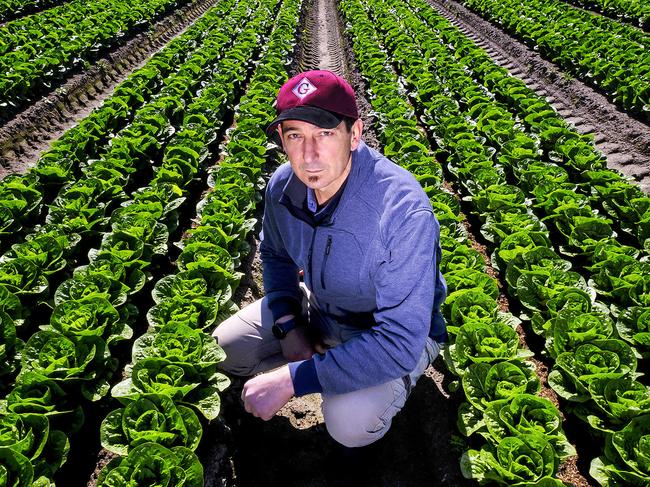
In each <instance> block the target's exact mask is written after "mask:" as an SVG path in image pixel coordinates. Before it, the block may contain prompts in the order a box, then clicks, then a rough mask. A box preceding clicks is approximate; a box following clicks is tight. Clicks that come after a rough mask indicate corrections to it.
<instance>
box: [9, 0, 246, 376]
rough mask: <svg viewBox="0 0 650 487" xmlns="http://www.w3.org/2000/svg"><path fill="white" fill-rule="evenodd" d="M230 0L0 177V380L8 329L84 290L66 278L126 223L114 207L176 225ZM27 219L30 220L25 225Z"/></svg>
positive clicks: (224, 42)
mask: <svg viewBox="0 0 650 487" xmlns="http://www.w3.org/2000/svg"><path fill="white" fill-rule="evenodd" d="M233 5H234V2H233V1H228V2H223V4H220V5H219V6H218V7H217V8H215V9H214V10H212V11H211V12H210V14H209V15H205V16H204V17H203V18H202V19H201V21H199V22H198V23H197V24H196V25H195V27H194V28H192V29H191V30H189V31H188V32H187V33H185V34H184V35H183V36H182V37H180V38H178V39H176V40H175V41H173V42H172V43H171V44H170V45H169V46H168V47H167V48H166V49H164V50H163V51H161V52H160V53H158V54H157V55H156V56H154V57H153V58H152V59H151V60H150V61H149V63H147V65H146V66H145V67H143V68H142V69H141V70H139V71H138V72H136V73H134V74H133V75H132V76H130V77H129V79H127V80H126V81H125V82H124V83H122V84H121V85H120V86H119V87H118V88H117V89H116V91H115V93H114V95H113V96H112V97H111V98H109V99H108V100H107V101H106V102H105V103H104V105H103V106H102V107H101V108H99V109H98V110H96V111H94V112H92V114H91V115H90V116H89V117H88V118H86V119H84V120H83V121H82V122H81V123H80V124H79V125H77V126H76V127H75V128H73V129H71V130H69V131H68V132H66V133H65V134H64V135H63V136H62V137H61V138H60V139H59V140H57V141H56V142H55V143H54V144H53V146H52V148H51V150H49V151H48V152H47V153H45V154H44V155H43V156H42V157H41V158H40V159H39V161H38V162H37V164H36V166H35V167H34V168H33V169H31V170H30V171H29V172H28V173H26V174H14V175H10V176H8V177H6V178H5V179H4V180H3V181H2V183H0V185H1V187H2V194H4V195H5V198H4V199H3V200H2V203H3V204H4V206H3V208H4V209H5V211H8V213H11V215H12V216H13V215H16V216H17V217H18V218H15V219H13V223H12V224H11V225H13V226H10V227H9V228H10V230H9V231H10V232H11V239H10V240H9V242H15V243H13V244H12V245H11V247H10V248H9V249H7V250H6V251H5V252H4V253H3V255H2V257H0V284H1V285H2V287H1V289H2V291H0V293H1V295H2V296H3V305H2V309H3V310H4V311H5V312H6V313H7V314H8V316H9V318H11V320H9V319H7V320H4V321H3V323H4V327H5V330H7V331H5V332H4V334H5V335H6V336H8V337H9V336H11V337H13V338H14V340H12V341H9V340H7V341H5V344H4V345H5V346H4V348H3V356H2V358H3V368H2V369H1V371H0V373H1V374H2V378H3V381H2V383H3V385H6V384H10V383H11V382H12V380H13V374H14V372H15V371H16V363H17V362H18V358H19V357H20V353H19V352H20V348H21V347H22V345H21V341H20V340H18V339H16V332H15V331H14V330H16V329H17V330H18V332H19V335H21V336H23V337H29V336H30V335H31V334H32V333H33V332H34V331H35V328H36V326H37V325H39V324H41V323H47V322H48V321H49V319H50V314H51V309H50V310H48V307H47V306H40V307H39V308H38V312H37V313H34V312H33V310H34V309H35V308H36V306H38V305H39V304H40V303H49V305H50V307H54V305H56V304H58V303H59V302H60V301H62V298H63V297H66V296H69V295H70V294H71V293H73V294H74V293H78V292H80V291H79V290H81V291H83V289H84V285H78V284H74V282H71V281H66V280H65V278H66V277H69V276H70V273H71V270H72V269H75V268H76V267H78V266H79V265H80V263H81V262H83V261H84V260H85V259H86V255H87V254H88V251H89V250H90V249H91V248H92V247H93V246H94V247H99V246H100V244H101V243H102V241H103V239H104V236H105V235H108V234H109V233H110V232H111V230H112V227H113V224H117V225H116V230H123V228H122V227H123V226H124V225H125V224H126V225H129V224H130V222H128V223H127V222H125V223H124V224H123V223H118V222H117V221H116V219H117V217H118V216H120V215H122V216H124V217H125V218H126V216H127V214H129V213H132V212H133V211H134V210H137V212H140V213H141V212H144V211H145V210H146V211H148V212H149V213H151V215H153V216H156V215H162V214H165V215H168V218H169V222H170V223H169V230H172V231H173V230H174V227H175V226H176V222H175V218H176V213H175V210H176V209H177V208H178V206H179V205H180V204H181V203H182V199H181V198H179V196H182V194H181V191H180V188H178V182H179V181H181V180H179V179H178V177H177V176H175V173H176V172H180V173H181V174H183V175H184V178H185V179H191V178H192V175H193V173H194V172H196V170H193V169H192V166H190V165H189V164H188V163H189V162H191V161H192V158H195V159H199V158H201V159H202V158H204V157H205V149H204V148H202V145H201V144H200V141H205V142H206V143H210V142H211V139H210V137H211V136H212V137H213V136H214V134H211V133H210V131H207V130H206V129H205V126H207V125H208V123H209V120H208V119H207V117H206V116H207V115H211V113H210V112H206V114H203V113H202V111H201V110H202V107H203V106H204V105H205V103H204V102H202V101H201V100H200V99H197V97H198V94H199V91H200V90H201V89H202V88H203V84H205V83H207V82H208V81H209V80H210V79H211V78H213V77H214V75H215V73H214V72H213V71H212V70H208V69H205V68H206V67H208V66H210V65H211V63H214V62H216V61H217V60H219V59H220V58H221V57H222V56H223V54H224V51H225V50H226V49H227V48H229V47H231V45H232V36H233V35H234V33H235V31H234V29H233V27H229V26H227V25H225V24H224V23H223V21H222V19H221V17H220V16H223V15H225V14H226V13H228V12H229V9H231V8H232V6H233ZM198 73H202V74H200V75H199V74H198ZM154 95H155V96H154ZM214 114H217V113H214ZM215 123H216V122H215ZM192 138H196V139H197V143H196V144H195V146H193V148H187V147H184V145H182V143H183V142H184V141H185V143H186V141H187V140H190V139H192ZM194 149H198V150H194ZM163 161H164V163H162V162H163ZM173 165H176V166H177V169H176V170H173ZM154 167H155V169H154ZM152 181H155V182H156V184H153V185H151V184H149V183H151V182H152ZM148 184H149V187H147V185H148ZM129 195H130V196H129ZM48 202H49V203H48ZM8 221H12V219H11V218H9V219H8ZM26 221H30V223H31V224H30V225H28V226H25V225H24V222H26ZM153 226H154V228H152V229H151V232H150V233H152V234H153V236H155V238H156V239H157V240H158V246H160V244H164V243H165V232H168V231H169V230H165V231H162V227H160V226H158V225H153ZM126 232H127V233H128V232H129V231H128V230H127V231H126ZM3 236H9V235H3ZM3 243H6V241H3ZM141 250H142V251H143V252H145V253H147V252H149V253H150V250H152V249H149V248H146V249H145V248H144V247H143V248H142V249H141ZM96 254H97V252H96V251H93V258H95V260H96V257H97V255H96ZM149 257H150V256H149ZM61 281H63V282H62V283H61V284H60V285H57V283H60V282H61ZM145 281H146V275H145V273H143V272H138V271H135V272H133V273H129V279H128V281H125V282H124V284H126V285H127V286H128V287H130V288H131V289H133V290H138V289H141V288H142V287H143V285H144V282H145ZM105 284H106V283H98V284H96V285H94V286H93V287H94V288H97V287H98V286H99V287H102V286H103V285H105ZM117 289H118V290H121V291H120V292H119V293H118V294H119V296H118V298H117V299H116V303H118V304H120V303H123V302H124V301H125V297H124V295H123V292H122V291H123V289H122V286H121V285H120V286H117Z"/></svg>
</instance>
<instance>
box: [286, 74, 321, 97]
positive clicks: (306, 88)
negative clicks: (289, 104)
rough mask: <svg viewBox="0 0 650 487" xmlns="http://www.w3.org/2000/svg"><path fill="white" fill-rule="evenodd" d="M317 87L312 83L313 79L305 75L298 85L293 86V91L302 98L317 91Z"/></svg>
mask: <svg viewBox="0 0 650 487" xmlns="http://www.w3.org/2000/svg"><path fill="white" fill-rule="evenodd" d="M316 89H317V88H316V87H315V86H314V85H313V84H312V83H311V81H309V79H308V78H306V77H305V78H303V79H301V80H300V82H299V83H298V84H297V85H296V86H294V87H293V89H292V90H291V92H292V93H293V94H294V95H296V96H297V97H298V98H300V99H301V100H302V99H303V98H305V97H306V96H307V95H309V94H310V93H313V92H314V91H316Z"/></svg>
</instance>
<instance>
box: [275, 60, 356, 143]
mask: <svg viewBox="0 0 650 487" xmlns="http://www.w3.org/2000/svg"><path fill="white" fill-rule="evenodd" d="M275 108H276V111H277V114H278V117H277V118H276V119H275V120H274V121H273V122H271V124H269V126H268V127H267V129H266V133H267V134H269V135H271V134H272V133H273V131H274V130H275V127H276V126H277V125H278V124H279V123H280V122H282V121H283V120H302V121H303V122H309V123H313V124H314V125H317V126H318V127H323V128H334V127H336V126H337V125H338V124H339V123H341V120H342V118H343V117H349V118H351V119H353V120H356V119H357V118H359V111H358V110H357V102H356V99H355V96H354V90H353V89H352V87H351V86H350V85H349V84H348V82H347V81H345V80H344V79H343V78H341V77H340V76H339V75H337V74H335V73H332V72H331V71H325V70H315V71H306V72H304V73H301V74H298V75H296V76H294V77H293V78H291V79H290V80H289V81H287V82H286V83H285V84H284V85H282V88H280V92H279V93H278V98H277V100H276V105H275Z"/></svg>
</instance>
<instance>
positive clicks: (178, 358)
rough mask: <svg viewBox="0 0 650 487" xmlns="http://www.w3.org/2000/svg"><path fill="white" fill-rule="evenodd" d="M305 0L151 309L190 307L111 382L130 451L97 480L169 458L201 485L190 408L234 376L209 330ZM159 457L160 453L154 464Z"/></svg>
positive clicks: (287, 23) (286, 14)
mask: <svg viewBox="0 0 650 487" xmlns="http://www.w3.org/2000/svg"><path fill="white" fill-rule="evenodd" d="M300 3H301V2H300V0H287V1H285V2H283V4H282V7H281V10H280V13H279V15H278V19H277V21H276V25H275V29H274V31H273V33H272V35H271V38H270V40H269V43H268V48H267V49H266V51H265V53H264V56H263V57H262V59H261V60H260V62H259V64H258V65H257V67H256V69H255V72H254V74H253V77H252V80H251V82H250V84H249V88H248V90H247V93H246V95H244V97H243V98H242V100H241V102H240V104H239V105H238V110H237V113H236V115H235V128H234V130H233V131H232V132H231V133H230V140H229V142H228V144H227V145H226V147H225V151H224V152H225V154H224V158H223V159H222V160H221V162H220V163H219V165H218V166H217V167H216V168H215V170H214V172H213V173H212V175H211V177H210V182H211V188H212V189H211V191H210V192H209V193H208V194H207V196H206V197H205V198H204V199H203V200H202V201H201V202H200V203H199V205H198V206H197V213H198V217H199V219H200V221H199V224H198V226H197V227H196V228H194V229H192V230H191V231H190V232H189V237H188V238H187V239H186V240H185V241H183V242H182V247H183V252H182V253H181V256H180V257H179V263H180V264H181V265H180V266H179V267H180V270H181V272H179V273H177V274H174V275H170V276H167V277H165V278H163V279H161V280H160V281H159V282H158V283H157V284H156V286H155V288H154V290H153V296H154V300H155V301H156V303H157V304H156V306H154V308H152V309H151V310H150V312H149V314H148V316H149V317H151V318H153V317H155V316H156V315H157V313H156V310H157V309H158V308H159V307H160V306H161V305H162V304H163V303H164V302H165V301H164V299H167V300H170V301H171V303H172V305H171V306H172V307H173V308H175V309H179V310H185V311H186V312H180V313H176V314H175V315H174V316H172V317H170V318H169V319H167V320H165V321H163V322H160V321H158V320H155V319H150V329H149V332H148V333H147V334H145V335H143V336H142V337H141V338H140V339H138V340H137V341H136V343H135V345H134V347H133V361H132V364H131V365H130V366H129V368H128V375H129V377H128V378H127V379H125V380H124V381H123V382H121V383H119V384H117V385H116V386H115V387H114V388H113V390H112V394H113V396H114V397H117V398H118V399H119V400H120V401H121V402H122V403H123V404H124V408H121V409H118V410H115V411H113V412H111V413H110V414H109V415H108V416H107V417H106V419H105V420H104V422H103V423H102V427H101V438H102V445H103V446H104V447H105V448H107V449H108V450H110V451H112V452H114V453H117V454H119V455H122V456H121V457H118V458H116V459H114V460H112V461H111V462H110V463H109V464H108V465H107V466H106V467H105V469H104V470H103V471H102V472H101V473H100V476H99V479H98V485H107V486H108V485H116V484H115V483H114V482H116V479H120V478H127V479H132V480H137V479H138V478H139V477H140V476H141V475H142V473H141V472H142V470H143V469H147V471H148V474H149V475H150V478H153V479H155V480H157V481H158V480H159V479H165V478H166V476H167V475H168V474H167V470H168V469H170V467H180V468H174V472H175V473H174V474H173V475H177V474H178V473H179V472H180V473H181V475H185V476H186V477H185V480H184V483H182V484H181V483H178V482H179V481H178V479H174V480H175V482H172V485H186V486H194V485H196V486H199V485H203V476H202V475H200V472H201V469H200V465H199V464H198V461H197V459H196V457H194V456H193V454H192V453H191V451H192V450H194V449H195V448H196V447H197V446H198V444H199V441H200V439H201V436H202V430H203V428H202V426H201V423H200V421H199V419H198V418H197V416H196V414H195V413H194V411H193V409H190V408H194V410H196V409H198V410H199V411H200V412H201V413H203V416H204V417H205V418H206V419H208V420H210V419H214V418H215V417H216V415H217V414H218V412H219V396H218V392H219V391H220V390H221V389H222V388H223V387H225V386H227V383H228V381H227V379H226V378H225V376H222V375H221V374H219V373H218V372H216V365H217V363H218V362H220V361H221V360H223V357H224V355H223V351H222V350H221V349H220V348H219V347H218V345H217V344H216V343H215V341H214V338H213V337H212V336H211V335H210V332H211V331H212V329H213V327H214V326H215V323H217V322H219V321H221V320H222V319H223V314H224V311H219V310H218V307H219V305H223V304H224V303H225V302H226V301H227V300H228V297H229V296H230V295H231V293H232V291H233V290H234V287H236V281H232V280H231V279H230V278H228V276H229V275H231V273H232V271H233V269H234V268H235V266H236V265H238V262H239V260H240V255H241V254H242V253H244V252H247V251H248V249H247V244H246V242H245V238H246V234H247V233H248V232H249V231H250V230H251V229H252V225H253V224H254V220H251V219H250V216H251V214H252V212H253V211H254V209H255V206H256V201H258V200H259V199H260V196H259V191H260V190H261V189H262V187H263V184H264V181H263V180H262V178H261V172H262V168H263V166H264V165H265V164H266V162H267V160H266V149H265V147H266V134H265V133H264V130H263V128H264V127H265V126H266V125H267V124H268V123H269V122H270V121H271V120H272V119H273V117H274V112H275V110H274V108H273V101H274V98H275V93H276V91H277V86H279V85H280V84H281V83H282V82H283V81H284V80H286V77H287V73H286V60H287V59H288V58H289V56H290V54H291V52H290V51H291V49H292V45H293V40H294V35H295V31H296V27H297V25H298V19H299V11H300ZM230 312H232V310H230ZM179 335H180V336H181V337H182V339H181V338H179ZM151 418H156V420H155V421H151V420H150V419H151ZM156 458H159V459H161V460H158V461H157V462H155V463H153V462H152V460H154V459H156ZM190 459H191V461H190ZM151 465H153V468H151V467H150V466H151ZM120 485H121V484H120Z"/></svg>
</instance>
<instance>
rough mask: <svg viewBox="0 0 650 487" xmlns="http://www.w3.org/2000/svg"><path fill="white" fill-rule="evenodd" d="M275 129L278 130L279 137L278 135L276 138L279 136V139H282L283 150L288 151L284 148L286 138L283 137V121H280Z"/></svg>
mask: <svg viewBox="0 0 650 487" xmlns="http://www.w3.org/2000/svg"><path fill="white" fill-rule="evenodd" d="M275 131H276V132H277V137H276V138H277V139H280V145H281V146H282V150H283V151H284V152H286V151H285V150H284V138H283V137H282V122H280V123H279V124H278V125H277V126H276V127H275Z"/></svg>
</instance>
